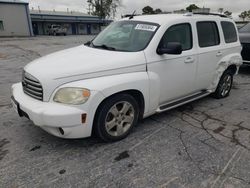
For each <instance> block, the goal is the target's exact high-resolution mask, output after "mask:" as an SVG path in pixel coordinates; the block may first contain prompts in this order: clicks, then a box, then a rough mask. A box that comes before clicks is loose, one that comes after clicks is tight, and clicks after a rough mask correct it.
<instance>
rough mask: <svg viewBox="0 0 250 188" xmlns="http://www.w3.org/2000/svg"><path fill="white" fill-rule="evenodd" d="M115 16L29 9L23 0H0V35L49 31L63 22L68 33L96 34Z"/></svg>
mask: <svg viewBox="0 0 250 188" xmlns="http://www.w3.org/2000/svg"><path fill="white" fill-rule="evenodd" d="M111 22H112V20H102V19H100V18H99V17H97V16H91V15H88V14H84V13H81V12H72V11H67V12H61V11H45V10H29V4H28V3H27V2H23V1H21V0H0V37H1V36H2V37H9V36H33V35H48V30H49V27H50V26H51V25H61V26H63V27H64V28H66V29H67V34H68V35H90V34H92V35H95V34H98V33H99V32H100V31H101V28H102V26H105V25H108V24H109V23H111Z"/></svg>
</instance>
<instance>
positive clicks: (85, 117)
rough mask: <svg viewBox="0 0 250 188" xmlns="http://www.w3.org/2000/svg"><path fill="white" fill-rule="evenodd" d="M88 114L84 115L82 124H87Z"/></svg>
mask: <svg viewBox="0 0 250 188" xmlns="http://www.w3.org/2000/svg"><path fill="white" fill-rule="evenodd" d="M86 119H87V114H82V123H86Z"/></svg>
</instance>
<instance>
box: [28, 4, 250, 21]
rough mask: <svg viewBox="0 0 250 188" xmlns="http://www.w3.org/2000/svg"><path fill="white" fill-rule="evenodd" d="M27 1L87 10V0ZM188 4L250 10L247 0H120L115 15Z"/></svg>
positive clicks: (43, 7)
mask: <svg viewBox="0 0 250 188" xmlns="http://www.w3.org/2000/svg"><path fill="white" fill-rule="evenodd" d="M24 1H29V3H30V8H32V7H34V9H38V6H40V9H41V10H53V9H55V10H57V11H66V10H67V8H69V10H70V11H80V12H85V13H86V12H87V8H88V5H87V0H24ZM189 4H196V5H198V6H199V7H203V6H204V7H206V8H211V11H212V12H217V10H218V8H224V11H225V10H229V11H231V12H233V17H234V18H235V19H238V14H239V13H240V12H242V11H244V10H250V1H249V0H137V1H136V0H121V6H120V7H119V8H118V14H117V17H118V18H119V17H120V15H122V14H131V13H132V12H134V10H136V12H137V13H141V10H142V8H143V7H145V6H147V5H149V6H151V7H153V8H154V9H156V8H160V9H161V10H163V11H173V10H179V9H185V8H186V7H187V6H188V5H189Z"/></svg>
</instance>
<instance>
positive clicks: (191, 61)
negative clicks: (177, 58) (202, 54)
mask: <svg viewBox="0 0 250 188" xmlns="http://www.w3.org/2000/svg"><path fill="white" fill-rule="evenodd" d="M184 62H185V63H193V62H194V58H192V57H188V58H187V59H185V61H184Z"/></svg>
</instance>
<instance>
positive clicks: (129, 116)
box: [94, 94, 139, 142]
mask: <svg viewBox="0 0 250 188" xmlns="http://www.w3.org/2000/svg"><path fill="white" fill-rule="evenodd" d="M138 117H139V106H138V103H137V102H136V100H135V99H134V98H133V97H132V96H131V95H128V94H118V95H115V96H113V97H111V98H108V99H107V100H106V101H104V102H103V103H102V104H101V106H100V107H99V108H98V110H97V113H96V117H95V121H94V133H95V134H96V135H97V136H98V137H99V138H101V139H102V140H103V141H105V142H115V141H119V140H122V139H124V138H126V137H127V136H128V134H129V133H130V132H131V130H132V129H133V127H134V126H135V125H136V124H137V122H138Z"/></svg>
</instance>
